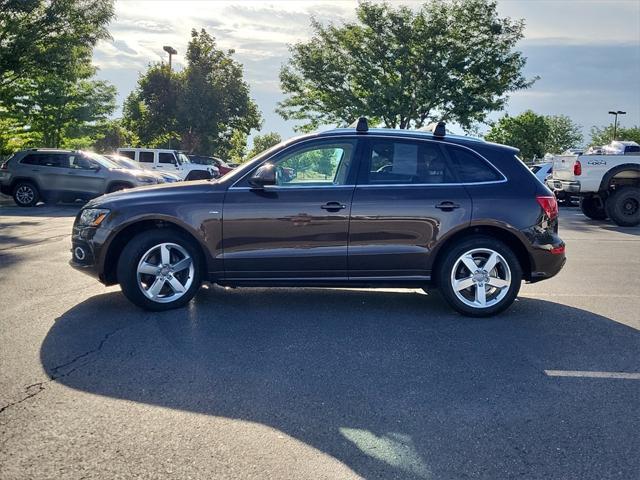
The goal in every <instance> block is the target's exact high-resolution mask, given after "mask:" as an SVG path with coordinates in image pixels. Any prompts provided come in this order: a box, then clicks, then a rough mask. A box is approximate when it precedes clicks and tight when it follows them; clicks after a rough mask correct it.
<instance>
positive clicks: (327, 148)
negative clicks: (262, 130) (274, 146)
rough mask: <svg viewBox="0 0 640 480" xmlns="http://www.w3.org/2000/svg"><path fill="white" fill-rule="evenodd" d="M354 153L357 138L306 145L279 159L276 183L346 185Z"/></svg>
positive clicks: (289, 184)
mask: <svg viewBox="0 0 640 480" xmlns="http://www.w3.org/2000/svg"><path fill="white" fill-rule="evenodd" d="M354 153H355V142H354V141H339V142H335V143H333V142H332V143H323V144H321V145H317V144H316V145H314V146H308V147H302V148H301V149H298V150H296V151H295V152H292V153H289V154H285V156H284V157H283V158H282V159H281V160H277V161H276V162H275V163H276V185H279V186H282V187H300V186H323V185H345V184H346V182H347V176H348V174H349V170H350V166H351V162H352V159H353V156H354Z"/></svg>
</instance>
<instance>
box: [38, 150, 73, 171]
mask: <svg viewBox="0 0 640 480" xmlns="http://www.w3.org/2000/svg"><path fill="white" fill-rule="evenodd" d="M38 164H39V165H42V166H44V167H59V168H69V156H68V155H67V154H66V153H45V154H41V155H38Z"/></svg>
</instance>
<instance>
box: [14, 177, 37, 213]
mask: <svg viewBox="0 0 640 480" xmlns="http://www.w3.org/2000/svg"><path fill="white" fill-rule="evenodd" d="M13 201H14V202H16V205H18V206H19V207H35V206H36V204H37V203H38V202H39V201H40V192H38V188H37V187H36V186H35V185H34V184H33V183H31V182H18V183H17V184H16V185H15V187H14V188H13Z"/></svg>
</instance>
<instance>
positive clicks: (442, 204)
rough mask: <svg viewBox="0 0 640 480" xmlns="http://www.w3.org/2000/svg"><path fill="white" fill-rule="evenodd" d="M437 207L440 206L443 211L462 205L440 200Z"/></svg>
mask: <svg viewBox="0 0 640 480" xmlns="http://www.w3.org/2000/svg"><path fill="white" fill-rule="evenodd" d="M436 208H439V209H440V210H442V211H443V212H450V211H452V210H455V209H456V208H460V205H458V204H457V203H453V202H448V201H447V202H440V203H439V204H438V205H436Z"/></svg>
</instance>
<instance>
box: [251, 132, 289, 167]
mask: <svg viewBox="0 0 640 480" xmlns="http://www.w3.org/2000/svg"><path fill="white" fill-rule="evenodd" d="M281 141H282V137H281V136H280V134H279V133H276V132H269V133H265V134H262V135H256V136H255V137H253V147H252V148H251V150H250V151H249V153H247V156H246V159H247V160H249V159H251V158H253V157H255V156H256V155H258V154H259V153H262V152H264V151H265V150H267V149H269V148H271V147H273V146H274V145H277V144H279V143H280V142H281Z"/></svg>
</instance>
